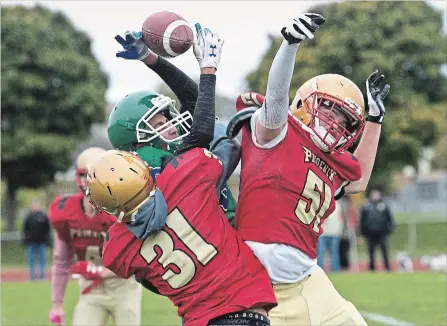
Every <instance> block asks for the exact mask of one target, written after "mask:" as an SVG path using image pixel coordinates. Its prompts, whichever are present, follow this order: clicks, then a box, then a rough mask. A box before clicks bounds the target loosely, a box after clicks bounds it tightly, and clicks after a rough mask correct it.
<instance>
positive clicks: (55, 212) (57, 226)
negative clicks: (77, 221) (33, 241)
mask: <svg viewBox="0 0 447 326" xmlns="http://www.w3.org/2000/svg"><path fill="white" fill-rule="evenodd" d="M74 197H76V194H75V195H61V196H58V197H56V199H55V200H53V201H52V202H51V204H50V207H49V209H48V219H49V221H50V224H51V226H52V227H53V229H54V230H55V231H56V233H57V235H58V236H59V238H60V239H61V240H63V241H66V242H67V241H69V239H70V234H69V229H68V222H67V212H68V210H69V207H70V203H69V201H70V199H72V198H74Z"/></svg>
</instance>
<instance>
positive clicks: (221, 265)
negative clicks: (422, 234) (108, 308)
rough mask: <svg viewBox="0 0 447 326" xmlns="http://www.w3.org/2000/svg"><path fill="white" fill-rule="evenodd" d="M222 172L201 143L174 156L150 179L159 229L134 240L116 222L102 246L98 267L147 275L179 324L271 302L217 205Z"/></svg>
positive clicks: (264, 278)
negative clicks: (158, 206) (158, 203)
mask: <svg viewBox="0 0 447 326" xmlns="http://www.w3.org/2000/svg"><path fill="white" fill-rule="evenodd" d="M221 173H222V165H221V162H220V161H219V160H218V159H217V158H215V157H214V156H213V155H212V154H211V153H210V152H208V151H207V150H204V149H203V148H195V149H192V150H190V151H188V152H186V153H184V154H181V155H180V156H177V157H176V158H174V159H173V160H172V161H171V163H169V164H168V165H167V167H166V168H165V169H164V171H163V172H162V173H161V174H160V175H159V176H158V177H157V187H158V188H159V189H160V190H161V192H162V193H163V196H164V198H165V200H166V203H167V206H168V217H167V220H166V226H165V227H164V228H163V230H161V231H160V232H158V233H156V234H154V235H152V236H150V237H148V238H147V239H145V240H140V239H138V238H136V237H135V236H134V235H133V233H131V232H130V231H129V229H128V228H127V226H126V224H120V223H116V224H115V225H113V226H112V227H111V228H110V230H109V233H108V236H107V239H106V242H105V244H104V249H103V259H104V265H105V266H106V267H107V268H109V269H110V270H112V271H114V272H115V273H116V274H117V275H119V276H121V277H124V278H128V277H130V276H132V275H134V274H135V276H136V278H137V279H146V280H147V281H149V282H150V283H151V284H152V285H153V286H155V287H156V288H157V290H158V291H159V292H160V293H161V294H162V295H165V296H167V297H169V299H170V300H171V301H172V302H173V303H174V304H175V305H176V306H177V307H178V314H179V315H180V316H182V317H183V318H184V323H185V325H206V324H207V323H208V321H209V320H211V319H213V318H216V317H218V316H221V315H224V314H226V313H230V312H236V311H240V310H245V309H249V308H253V307H259V306H266V305H268V306H269V307H268V309H270V308H272V307H274V306H275V305H276V299H275V296H274V293H273V290H272V286H271V284H270V280H269V278H268V275H267V272H266V271H265V269H264V267H263V266H262V265H261V263H260V262H259V260H258V259H257V258H256V257H255V256H254V255H253V253H252V251H251V249H250V248H249V247H248V246H247V245H246V244H245V243H244V241H243V240H242V239H241V238H240V237H239V236H238V235H237V233H236V232H235V231H234V229H233V228H232V227H231V226H230V224H229V223H228V220H227V218H226V217H225V214H224V212H223V210H222V209H221V208H220V206H219V202H218V195H217V190H216V184H217V182H218V181H219V178H220V176H221Z"/></svg>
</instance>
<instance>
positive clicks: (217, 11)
mask: <svg viewBox="0 0 447 326" xmlns="http://www.w3.org/2000/svg"><path fill="white" fill-rule="evenodd" d="M317 2H318V3H325V2H329V1H256V2H255V1H237V2H236V1H2V5H9V4H11V5H12V4H24V5H30V6H31V5H34V4H35V3H40V4H43V5H44V6H47V7H49V8H51V9H53V10H61V11H62V12H64V13H65V14H66V15H67V16H68V17H69V18H70V19H71V21H72V22H73V23H74V25H75V26H76V27H77V28H78V29H80V30H83V31H85V32H87V33H88V34H89V35H90V37H91V39H92V41H93V42H92V49H93V53H94V54H95V56H96V58H97V59H98V60H99V62H100V64H101V67H102V69H103V70H104V71H105V72H106V73H107V74H108V75H109V89H108V91H107V94H106V97H107V100H108V101H110V102H112V103H113V102H115V101H117V100H118V99H119V98H121V97H122V96H124V95H126V94H127V93H129V92H133V91H136V90H141V89H155V88H157V87H158V85H159V84H160V83H161V79H160V78H159V77H158V76H157V75H156V74H155V73H153V72H152V71H151V70H150V69H148V68H146V67H145V66H144V64H142V63H140V62H133V61H129V60H124V59H120V58H116V57H115V53H116V51H118V50H120V48H121V47H120V45H119V44H118V43H117V42H116V41H115V39H114V36H115V35H116V34H124V32H125V31H126V30H139V29H141V25H142V23H143V22H144V20H145V19H146V18H147V17H148V16H149V15H151V14H152V13H155V12H158V11H164V10H167V11H173V12H176V13H178V14H179V15H181V16H183V17H184V18H185V19H186V20H188V21H189V22H190V23H191V24H194V23H196V22H200V23H201V24H202V26H209V27H210V28H211V29H212V30H213V31H215V32H217V33H219V34H220V35H221V36H223V37H224V39H225V46H224V49H223V53H222V59H221V63H220V66H219V72H218V82H217V91H218V92H219V93H221V94H224V95H227V96H230V97H235V96H237V95H238V94H240V93H241V92H242V91H245V85H244V77H245V76H246V75H247V74H248V73H249V72H251V71H253V70H254V69H255V68H256V67H257V65H258V63H259V61H260V59H261V56H262V55H263V54H264V52H265V51H266V50H267V47H268V45H269V42H268V38H267V35H268V34H273V35H279V31H280V29H281V27H282V25H283V24H284V23H287V22H288V19H290V18H292V17H293V16H295V15H296V14H299V13H303V12H306V9H308V8H309V7H310V6H312V5H314V4H316V3H317ZM431 3H432V5H433V6H434V7H435V8H438V9H441V8H443V9H444V13H445V12H446V2H445V1H431ZM327 18H330V17H327ZM445 25H446V24H444V26H445ZM172 62H173V63H174V64H175V65H177V66H178V67H180V68H181V69H182V70H183V71H185V72H186V73H187V74H188V75H190V76H191V77H193V78H198V75H199V74H198V71H199V69H198V64H197V62H196V60H195V58H194V55H193V53H192V49H190V50H189V51H188V52H186V53H185V54H183V55H181V56H179V57H177V58H175V59H172Z"/></svg>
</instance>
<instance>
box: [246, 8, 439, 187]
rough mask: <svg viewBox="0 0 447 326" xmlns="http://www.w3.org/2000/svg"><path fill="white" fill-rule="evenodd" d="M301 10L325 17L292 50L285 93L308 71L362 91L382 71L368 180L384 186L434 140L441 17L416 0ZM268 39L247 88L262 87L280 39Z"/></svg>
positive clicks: (302, 80) (263, 87)
mask: <svg viewBox="0 0 447 326" xmlns="http://www.w3.org/2000/svg"><path fill="white" fill-rule="evenodd" d="M308 12H316V13H320V14H322V15H323V16H324V17H325V18H326V23H325V25H324V26H323V27H322V28H321V30H319V31H318V32H317V35H316V37H315V39H314V40H306V41H305V42H304V43H303V44H302V46H301V48H300V50H299V52H298V55H297V59H296V65H295V73H294V76H293V79H292V83H291V89H290V93H289V96H290V99H293V97H294V96H295V92H296V90H297V89H298V88H299V86H300V85H302V84H303V83H304V82H305V81H306V80H308V79H309V78H311V77H313V76H315V75H319V74H324V73H338V74H342V75H344V76H346V77H348V78H350V79H351V80H353V81H354V82H355V83H356V84H357V85H358V86H359V87H360V88H361V89H362V91H363V93H364V94H365V95H366V88H365V80H366V78H367V77H368V75H369V74H370V73H371V72H372V71H373V70H374V69H375V68H378V69H379V70H380V72H381V73H384V74H385V76H386V80H387V82H388V83H389V84H390V85H391V92H390V95H389V96H388V97H387V99H386V107H387V116H386V122H385V124H384V129H383V132H382V137H381V139H380V145H379V146H380V147H379V151H378V154H377V159H376V164H375V168H374V171H373V177H372V178H371V184H378V183H380V184H384V185H385V184H386V183H387V181H388V180H390V178H389V174H390V172H391V171H392V170H394V169H397V168H400V167H402V166H404V165H406V164H411V165H416V162H417V159H418V158H419V154H420V151H421V149H422V147H423V146H429V145H432V144H433V143H434V142H435V141H436V140H437V138H438V135H439V124H438V123H437V120H439V119H441V117H442V116H443V112H439V107H440V106H439V104H438V106H436V105H435V106H432V104H436V103H443V102H444V105H445V104H446V101H447V80H446V77H445V76H443V75H442V74H441V72H440V66H441V65H442V64H444V63H446V56H445V53H446V37H445V35H442V34H441V29H442V15H441V13H440V12H437V11H436V10H434V9H432V8H431V7H430V6H429V5H427V4H426V3H425V2H422V1H418V2H404V1H398V2H397V1H396V2H395V1H378V2H344V3H334V4H329V5H322V6H316V7H314V8H312V9H309V10H308ZM270 41H271V46H270V47H269V48H268V50H267V52H266V53H265V55H264V56H263V58H262V60H261V63H260V65H259V67H258V68H257V69H256V70H255V71H254V72H252V73H251V74H249V75H248V76H247V82H248V85H249V86H250V88H251V89H252V90H254V91H259V92H265V90H266V87H267V76H268V72H269V70H270V66H271V63H272V61H273V58H274V56H275V54H276V52H277V50H278V48H279V46H280V44H281V42H282V38H275V37H272V36H270ZM366 102H367V101H366V96H365V103H366ZM444 110H445V106H444Z"/></svg>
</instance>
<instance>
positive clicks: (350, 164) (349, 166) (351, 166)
mask: <svg viewBox="0 0 447 326" xmlns="http://www.w3.org/2000/svg"><path fill="white" fill-rule="evenodd" d="M342 155H343V156H342V157H343V166H344V171H343V172H344V174H345V175H346V177H345V180H347V181H356V180H359V179H361V178H362V168H361V166H360V162H359V161H358V159H357V157H355V156H354V154H352V153H350V152H344V153H343V154H342Z"/></svg>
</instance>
